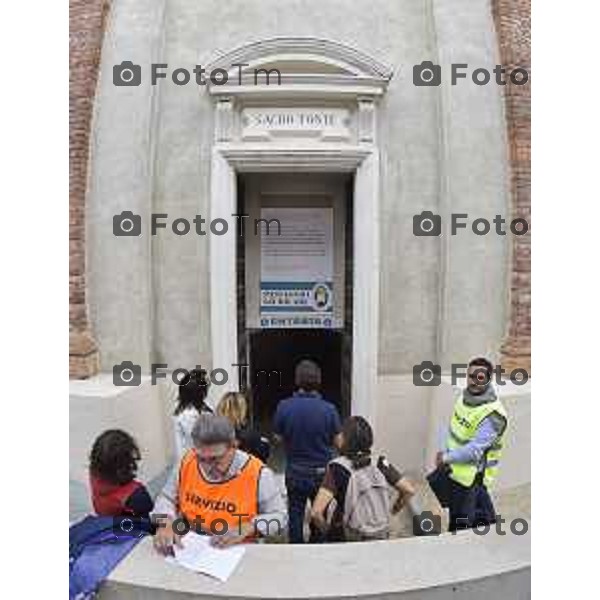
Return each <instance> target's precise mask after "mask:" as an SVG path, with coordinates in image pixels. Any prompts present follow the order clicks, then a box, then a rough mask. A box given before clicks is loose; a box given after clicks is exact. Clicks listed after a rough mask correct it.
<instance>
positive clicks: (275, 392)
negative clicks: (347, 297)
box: [249, 329, 347, 431]
mask: <svg viewBox="0 0 600 600" xmlns="http://www.w3.org/2000/svg"><path fill="white" fill-rule="evenodd" d="M342 337H343V334H342V332H339V331H334V330H317V329H283V330H277V329H275V330H264V331H253V332H250V382H249V383H250V387H251V390H252V392H251V396H252V415H253V419H254V423H255V425H256V426H257V427H258V428H259V429H260V430H261V431H271V429H272V421H273V415H274V413H275V409H276V407H277V403H278V402H279V401H280V400H282V399H284V398H287V397H288V396H291V395H292V393H293V392H294V369H295V367H296V365H297V364H298V362H299V361H300V360H302V359H305V358H308V359H311V360H314V361H315V362H316V363H317V364H318V365H319V366H320V367H321V377H322V392H323V396H324V397H325V398H326V399H327V400H329V401H330V402H333V403H334V404H335V405H336V406H337V408H338V410H339V411H340V414H341V415H342V416H345V415H346V414H347V407H346V402H344V398H343V392H342V390H343V385H342V342H343V340H342Z"/></svg>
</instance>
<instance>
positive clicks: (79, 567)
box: [69, 515, 151, 600]
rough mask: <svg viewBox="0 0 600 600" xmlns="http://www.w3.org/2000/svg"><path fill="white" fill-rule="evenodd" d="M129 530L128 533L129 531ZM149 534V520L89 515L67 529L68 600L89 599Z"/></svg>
mask: <svg viewBox="0 0 600 600" xmlns="http://www.w3.org/2000/svg"><path fill="white" fill-rule="evenodd" d="M130 527H131V531H129V529H130ZM123 530H126V531H127V533H124V532H123ZM150 531H151V526H150V521H149V519H128V518H124V517H96V516H92V515H89V516H87V517H85V518H84V519H83V520H82V521H79V522H77V523H75V524H74V525H71V527H70V528H69V599H70V600H87V599H89V598H93V596H94V594H95V592H96V591H97V589H98V587H99V586H100V584H101V583H102V582H103V581H104V580H105V579H106V578H107V577H108V575H109V574H110V572H111V571H112V570H113V569H114V568H115V567H116V566H117V564H118V563H119V562H120V561H121V560H122V559H123V558H125V556H126V555H127V554H128V553H129V552H130V551H131V550H133V548H134V547H135V545H136V544H137V543H138V542H139V541H140V540H141V539H142V537H143V536H144V535H146V534H148V533H150Z"/></svg>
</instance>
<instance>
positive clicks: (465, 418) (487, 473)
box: [447, 395, 508, 488]
mask: <svg viewBox="0 0 600 600" xmlns="http://www.w3.org/2000/svg"><path fill="white" fill-rule="evenodd" d="M492 413H497V414H499V415H500V416H501V417H502V418H503V419H504V422H505V425H504V429H503V430H502V431H501V432H500V434H499V435H498V437H497V438H496V441H495V442H494V443H493V445H492V446H491V447H490V449H489V450H488V451H487V453H486V456H485V459H484V460H485V468H484V472H483V483H484V485H485V486H486V487H487V488H489V487H490V486H491V485H492V484H493V482H494V480H495V479H496V476H497V474H498V462H499V460H500V456H501V454H502V447H503V442H504V435H505V433H506V429H507V424H508V416H507V414H506V410H505V409H504V406H502V403H501V402H500V400H495V401H494V402H487V403H485V404H480V405H479V406H469V405H468V404H465V403H464V402H463V398H462V395H461V397H460V398H459V399H458V400H457V402H456V404H455V405H454V414H453V415H452V419H451V421H450V432H449V435H448V443H447V448H448V450H454V449H456V448H460V447H461V446H464V445H465V444H467V443H469V442H470V441H471V440H472V439H473V438H474V437H475V434H476V433H477V428H478V427H479V425H480V423H481V422H482V421H483V420H484V419H485V418H486V417H488V416H489V415H491V414H492ZM479 466H480V465H478V464H471V463H453V464H450V477H451V478H452V479H453V480H454V481H456V482H457V483H460V484H461V485H464V486H466V487H471V486H472V485H473V482H474V481H475V477H476V475H477V473H478V472H479V470H480V469H479V468H478V467H479Z"/></svg>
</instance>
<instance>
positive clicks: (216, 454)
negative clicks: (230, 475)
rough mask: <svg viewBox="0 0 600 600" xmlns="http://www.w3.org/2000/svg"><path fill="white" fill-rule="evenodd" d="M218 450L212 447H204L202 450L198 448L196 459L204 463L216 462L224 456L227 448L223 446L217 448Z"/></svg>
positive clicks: (212, 463)
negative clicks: (209, 448) (208, 448)
mask: <svg viewBox="0 0 600 600" xmlns="http://www.w3.org/2000/svg"><path fill="white" fill-rule="evenodd" d="M219 450H220V451H214V450H213V449H211V450H207V449H204V448H203V449H202V450H198V451H197V452H198V460H199V461H200V462H201V463H202V464H205V465H214V464H217V463H219V462H221V461H222V460H223V459H224V458H225V456H226V455H227V451H228V450H229V448H227V447H226V446H223V447H221V448H219Z"/></svg>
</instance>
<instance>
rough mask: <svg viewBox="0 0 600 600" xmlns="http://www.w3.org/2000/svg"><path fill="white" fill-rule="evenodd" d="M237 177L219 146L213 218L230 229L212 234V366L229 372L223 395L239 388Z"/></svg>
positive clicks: (213, 175) (215, 157)
mask: <svg viewBox="0 0 600 600" xmlns="http://www.w3.org/2000/svg"><path fill="white" fill-rule="evenodd" d="M236 187H237V186H236V178H235V170H234V169H233V167H232V166H231V165H230V164H229V162H228V161H227V159H225V158H224V157H223V155H222V154H221V152H220V151H219V149H218V148H216V147H215V148H214V149H213V153H212V167H211V181H210V219H211V222H212V221H214V219H224V220H225V221H227V223H228V225H229V230H228V231H227V233H225V234H224V235H216V234H215V233H213V232H211V233H209V236H210V245H209V252H210V262H209V265H210V326H211V340H212V365H211V369H225V370H226V371H227V373H228V374H229V379H228V381H227V383H225V384H224V385H219V386H211V390H212V388H218V390H217V389H214V390H212V394H211V398H210V400H211V401H214V400H215V397H214V396H213V394H218V395H221V394H222V393H224V392H226V391H229V390H237V388H238V369H237V368H236V367H233V366H232V365H233V364H235V363H237V362H238V360H237V299H236V264H235V248H236V231H235V219H234V218H233V217H232V216H231V215H232V214H233V213H235V212H236V197H237V193H236V191H237V190H236Z"/></svg>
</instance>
